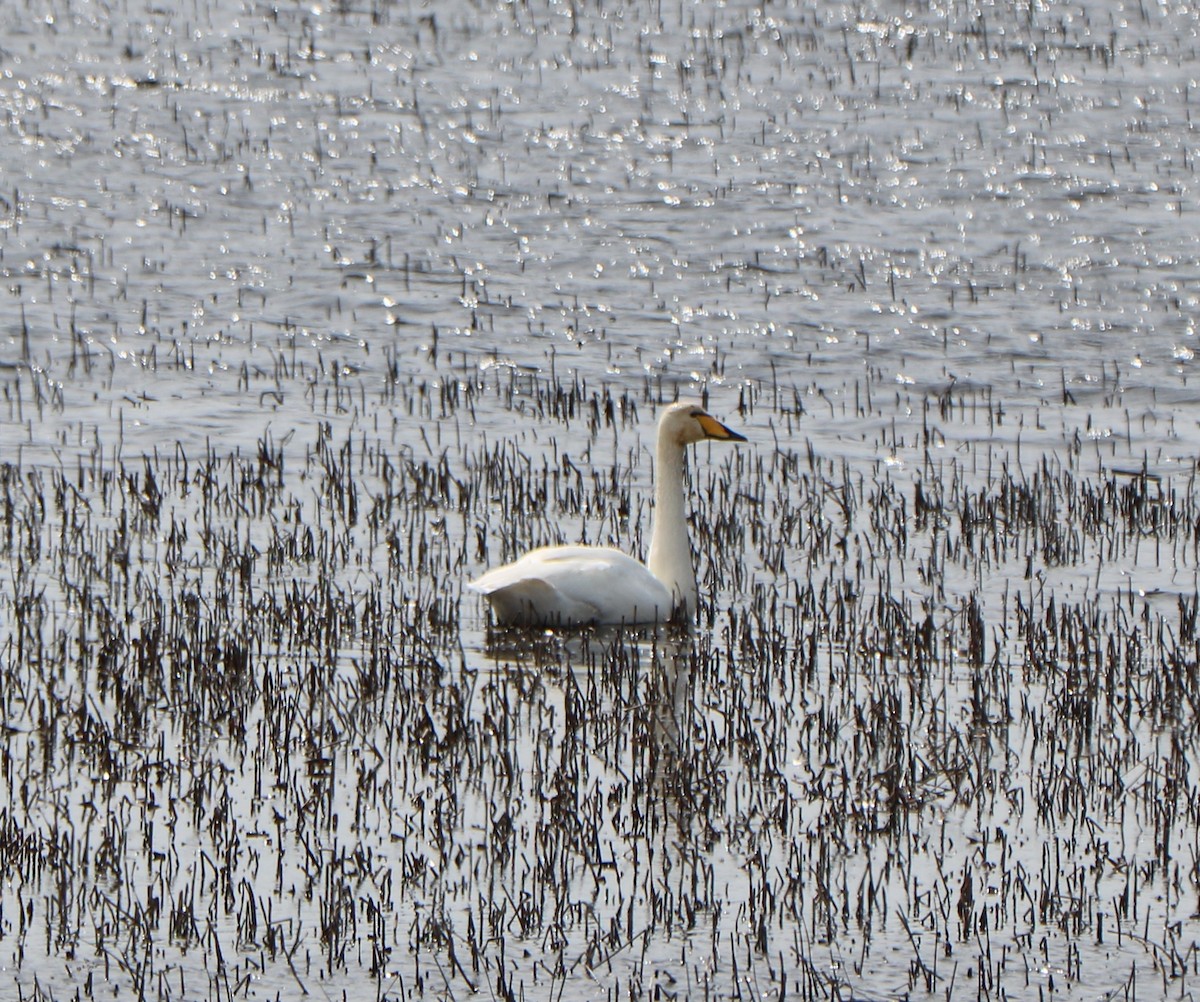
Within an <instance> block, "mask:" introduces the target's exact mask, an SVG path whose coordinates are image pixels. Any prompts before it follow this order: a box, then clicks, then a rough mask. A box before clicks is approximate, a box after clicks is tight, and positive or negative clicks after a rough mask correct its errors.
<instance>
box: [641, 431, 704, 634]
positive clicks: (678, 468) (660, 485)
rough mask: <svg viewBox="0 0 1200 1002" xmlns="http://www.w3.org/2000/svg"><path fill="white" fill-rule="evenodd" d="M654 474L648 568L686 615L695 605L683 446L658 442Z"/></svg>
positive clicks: (692, 610)
mask: <svg viewBox="0 0 1200 1002" xmlns="http://www.w3.org/2000/svg"><path fill="white" fill-rule="evenodd" d="M657 454H658V462H657V466H658V468H657V469H656V470H655V478H654V527H653V529H652V530H651V533H650V560H649V567H650V572H651V573H652V574H653V575H654V576H655V577H656V578H658V579H659V580H660V581H661V582H662V583H663V584H665V585H666V586H667V587H668V588H670V589H671V591H672V593H673V594H674V596H675V601H676V603H678V604H683V605H686V607H687V611H688V614H689V615H690V614H691V613H693V612H694V611H695V609H696V574H695V570H694V569H693V567H692V549H691V543H690V542H689V540H688V529H687V513H686V511H685V509H684V497H683V446H682V445H680V444H679V443H677V442H671V441H663V440H662V439H660V440H659V442H658V450H657Z"/></svg>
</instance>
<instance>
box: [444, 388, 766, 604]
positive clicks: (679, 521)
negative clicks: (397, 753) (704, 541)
mask: <svg viewBox="0 0 1200 1002" xmlns="http://www.w3.org/2000/svg"><path fill="white" fill-rule="evenodd" d="M705 439H715V440H717V441H722V442H744V441H746V438H745V436H744V435H739V434H738V433H737V432H736V431H733V430H732V429H730V428H727V427H725V425H723V424H722V423H721V422H720V421H718V420H717V419H716V418H714V417H713V416H712V415H710V414H708V413H706V412H705V410H704V408H702V407H701V406H699V405H698V404H695V403H689V402H680V403H675V404H671V406H669V407H667V408H666V409H665V410H664V411H663V413H662V417H661V418H659V422H658V445H657V469H656V481H655V484H654V527H653V529H652V530H651V533H650V559H649V561H648V562H647V563H645V564H643V563H642V562H641V561H640V560H636V559H635V558H633V557H631V556H628V555H627V554H624V553H622V552H621V551H620V550H616V549H613V548H612V547H609V546H543V547H540V548H538V549H536V550H531V551H530V552H529V553H526V554H525V556H523V557H521V558H520V559H519V560H515V561H513V562H512V563H511V564H505V565H504V566H503V567H497V568H494V569H493V570H490V571H488V572H486V573H485V574H483V575H482V576H481V577H478V578H476V579H475V580H474V581H471V582H470V583H469V584H468V585H467V587H468V588H470V589H471V590H472V591H476V592H479V593H480V594H482V595H483V596H484V598H486V599H487V601H488V602H489V603H491V607H492V612H493V614H494V615H495V617H496V620H497V622H498V623H500V624H501V625H504V626H584V625H588V624H617V623H625V624H627V625H632V624H634V623H657V622H662V621H664V620H667V619H670V618H672V616H674V614H675V613H676V611H677V610H682V611H684V612H685V613H686V615H687V616H688V618H689V619H690V618H691V617H692V616H693V615H694V614H695V612H696V572H695V570H694V568H693V567H692V550H691V544H690V542H689V540H688V530H687V516H686V514H685V512H684V498H683V451H684V448H685V447H686V446H688V445H690V444H691V443H693V442H701V441H704V440H705Z"/></svg>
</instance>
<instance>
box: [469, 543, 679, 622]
mask: <svg viewBox="0 0 1200 1002" xmlns="http://www.w3.org/2000/svg"><path fill="white" fill-rule="evenodd" d="M469 587H470V588H472V589H473V590H475V591H478V592H480V593H482V594H483V595H484V596H486V598H487V599H488V601H489V602H490V603H491V605H492V608H493V610H494V612H495V614H496V618H497V619H498V620H499V621H500V622H502V623H506V624H511V625H545V626H578V625H583V624H585V623H630V624H632V623H652V622H658V621H660V620H664V619H668V618H669V617H670V615H671V613H672V612H673V611H674V602H673V601H672V596H671V592H670V590H669V589H668V588H667V587H666V585H664V584H663V583H662V582H661V581H659V580H658V578H656V577H655V576H654V575H653V574H651V573H650V570H649V568H647V567H646V565H645V564H643V563H641V562H640V561H638V560H635V559H634V558H633V557H630V556H628V555H626V554H624V553H622V552H621V551H620V550H614V549H612V548H610V547H605V546H546V547H542V548H541V549H537V550H532V551H531V552H529V553H527V554H525V556H523V557H522V558H521V559H520V560H517V561H514V562H513V563H511V564H505V565H504V566H503V567H497V568H496V569H495V570H491V571H488V572H487V573H486V574H484V575H483V576H482V577H479V578H477V579H476V580H474V581H472V582H471V583H470V585H469Z"/></svg>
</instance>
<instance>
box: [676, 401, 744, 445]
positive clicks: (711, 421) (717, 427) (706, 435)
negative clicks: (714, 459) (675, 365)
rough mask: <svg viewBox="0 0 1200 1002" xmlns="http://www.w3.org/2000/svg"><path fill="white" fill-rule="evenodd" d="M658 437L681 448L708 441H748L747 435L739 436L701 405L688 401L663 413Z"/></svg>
mask: <svg viewBox="0 0 1200 1002" xmlns="http://www.w3.org/2000/svg"><path fill="white" fill-rule="evenodd" d="M658 437H659V440H660V441H666V442H673V443H676V444H678V445H680V446H684V445H691V444H693V443H694V442H703V441H705V440H706V439H716V440H717V441H720V442H744V441H746V436H745V435H739V434H738V433H737V432H736V431H734V430H733V429H732V428H727V427H725V425H723V424H722V423H721V422H720V421H718V420H717V419H716V418H715V417H713V416H712V415H711V414H709V413H708V412H707V411H706V410H705V409H704V408H703V407H701V406H700V405H699V404H697V403H694V402H691V401H686V400H684V401H680V402H679V403H676V404H671V406H670V407H668V408H667V409H666V410H665V411H663V412H662V417H661V418H659V419H658Z"/></svg>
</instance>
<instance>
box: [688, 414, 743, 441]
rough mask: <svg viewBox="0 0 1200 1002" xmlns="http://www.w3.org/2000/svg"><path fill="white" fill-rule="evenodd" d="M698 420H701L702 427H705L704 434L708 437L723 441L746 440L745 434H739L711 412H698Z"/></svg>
mask: <svg viewBox="0 0 1200 1002" xmlns="http://www.w3.org/2000/svg"><path fill="white" fill-rule="evenodd" d="M696 420H697V421H699V422H700V427H701V428H703V429H704V434H705V436H706V437H708V438H715V439H719V440H720V441H722V442H744V441H746V436H745V435H739V434H738V433H737V432H736V431H734V430H733V429H732V428H726V427H725V425H723V424H721V422H720V421H718V420H717V419H716V418H715V417H713V416H712V415H711V414H697V415H696Z"/></svg>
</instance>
